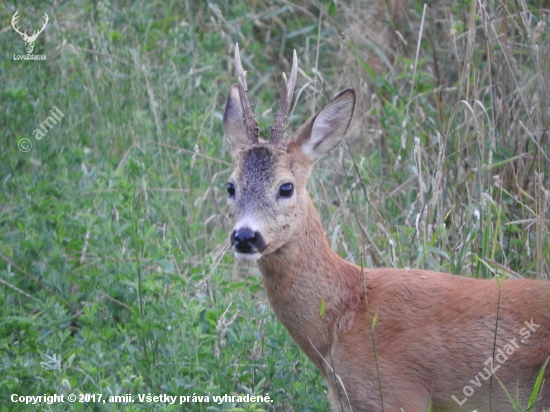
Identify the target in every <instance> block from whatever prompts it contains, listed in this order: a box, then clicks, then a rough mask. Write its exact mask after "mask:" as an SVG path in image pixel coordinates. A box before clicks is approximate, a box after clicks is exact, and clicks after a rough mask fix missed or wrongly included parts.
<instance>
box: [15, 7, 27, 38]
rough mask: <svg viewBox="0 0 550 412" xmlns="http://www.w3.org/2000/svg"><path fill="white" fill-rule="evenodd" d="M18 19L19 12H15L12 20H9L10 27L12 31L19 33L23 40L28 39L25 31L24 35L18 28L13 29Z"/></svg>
mask: <svg viewBox="0 0 550 412" xmlns="http://www.w3.org/2000/svg"><path fill="white" fill-rule="evenodd" d="M18 18H19V10H17V11H16V12H15V14H14V15H13V17H12V19H11V27H13V29H14V30H15V31H16V32H17V33H19V34H20V35H21V37H23V39H25V38H28V37H29V36H27V30H25V32H24V33H21V32H20V31H19V27H15V25H16V24H17V19H18Z"/></svg>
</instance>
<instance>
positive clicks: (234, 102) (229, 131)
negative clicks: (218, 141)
mask: <svg viewBox="0 0 550 412" xmlns="http://www.w3.org/2000/svg"><path fill="white" fill-rule="evenodd" d="M223 130H224V133H225V137H226V139H227V140H228V141H229V144H230V145H231V153H234V152H235V151H236V150H238V149H240V148H241V147H242V146H246V145H247V143H248V140H247V138H246V132H245V128H244V120H243V109H242V107H241V98H240V96H239V87H238V86H237V85H236V84H234V85H233V86H231V89H230V90H229V95H228V96H227V103H226V104H225V113H224V114H223Z"/></svg>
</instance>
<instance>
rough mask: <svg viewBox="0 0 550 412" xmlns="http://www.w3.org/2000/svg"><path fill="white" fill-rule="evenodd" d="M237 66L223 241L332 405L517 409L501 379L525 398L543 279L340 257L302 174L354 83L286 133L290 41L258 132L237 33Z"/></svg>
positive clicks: (409, 410) (338, 131) (542, 403)
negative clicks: (267, 127)
mask: <svg viewBox="0 0 550 412" xmlns="http://www.w3.org/2000/svg"><path fill="white" fill-rule="evenodd" d="M235 66H236V70H237V78H238V84H236V85H233V86H232V87H231V89H230V91H229V96H228V97H227V104H226V108H225V114H224V117H223V126H224V131H225V136H226V138H227V139H228V140H229V143H230V146H231V156H232V158H233V162H234V164H235V170H234V171H233V173H232V175H231V176H230V178H229V182H228V183H227V193H228V204H229V209H230V213H229V216H230V217H231V218H232V220H233V222H234V229H233V231H232V232H231V244H232V247H233V250H234V252H235V255H236V256H237V257H239V258H246V259H253V260H256V261H257V263H258V265H259V267H260V270H261V272H262V275H263V276H262V277H263V283H264V286H265V289H266V292H267V296H268V298H269V301H270V303H271V306H272V307H273V310H274V311H275V314H276V315H277V317H278V319H279V320H280V321H281V322H282V323H283V325H284V326H285V327H286V329H287V330H288V331H289V333H290V334H291V335H292V337H293V338H294V340H295V341H296V343H298V345H299V346H300V348H301V349H302V350H303V351H304V352H305V353H306V354H307V355H308V357H309V358H310V359H311V360H312V361H313V363H315V365H316V366H317V367H318V368H319V369H320V370H321V372H322V373H323V375H324V377H325V379H326V380H327V381H328V385H329V399H330V402H331V406H332V410H334V411H340V410H344V411H352V410H353V411H369V412H372V411H382V410H385V411H387V412H398V411H402V410H403V411H406V412H426V411H428V410H432V411H446V412H447V411H472V410H474V409H477V411H478V412H482V411H489V410H493V411H496V412H502V411H512V410H513V407H512V404H511V403H510V401H509V400H508V398H507V396H506V394H505V392H504V391H503V389H502V387H501V384H500V383H499V380H500V382H502V384H503V385H504V386H505V387H506V389H507V390H508V391H509V392H510V393H511V394H512V396H514V397H515V396H516V391H517V394H518V399H519V403H520V405H521V406H522V407H524V408H525V407H526V406H527V404H528V402H529V397H530V394H531V390H532V388H533V386H534V385H535V380H536V377H537V375H538V374H539V371H540V370H541V369H542V367H543V365H544V363H545V361H546V360H547V358H548V357H549V355H550V282H546V281H536V280H505V281H503V282H502V285H501V287H500V288H499V285H498V284H497V281H496V280H477V279H471V278H464V277H460V276H453V275H449V274H443V273H436V272H430V271H425V270H416V269H410V270H409V269H365V270H363V271H361V268H360V267H358V266H356V265H353V264H351V263H348V262H346V261H345V260H344V259H342V258H341V257H340V256H338V255H337V254H336V253H334V252H333V251H332V250H331V248H330V246H329V243H328V241H327V239H326V238H325V236H324V233H323V228H322V227H321V222H320V219H319V217H318V216H317V213H316V212H315V209H314V207H313V203H312V201H311V199H310V198H309V196H308V193H307V191H306V181H307V179H308V177H309V174H310V171H311V168H312V166H313V163H315V161H317V160H319V159H320V158H321V157H323V156H324V155H326V154H327V153H329V152H330V151H331V150H332V149H333V148H334V147H335V146H337V145H338V144H339V143H340V142H341V141H342V139H343V138H344V135H345V133H346V131H347V129H348V126H349V123H350V120H351V117H352V114H353V109H354V105H355V92H354V91H353V90H351V89H347V90H344V91H343V92H341V93H339V94H338V95H337V96H336V97H335V98H334V99H332V100H331V101H330V102H329V103H328V104H327V105H326V106H325V107H324V108H323V109H322V110H321V111H319V112H318V113H317V114H316V115H314V116H313V117H311V118H310V119H309V120H308V121H306V122H305V123H304V124H303V125H302V126H301V127H300V128H299V129H298V131H297V132H296V133H294V135H293V136H292V137H291V138H290V139H288V140H286V141H283V140H282V138H283V134H284V131H285V126H286V117H287V114H288V111H289V107H290V102H291V100H292V94H293V89H294V84H295V82H296V73H297V58H296V52H294V56H293V65H292V69H291V74H290V78H289V80H288V81H287V79H286V77H285V76H284V74H283V82H282V83H283V84H282V93H281V94H282V97H281V102H280V106H279V112H278V113H277V116H276V119H275V123H274V125H273V127H272V128H271V139H270V140H269V141H266V142H264V141H261V140H260V139H259V138H258V126H257V123H256V120H255V117H254V114H253V113H252V110H251V105H250V101H249V97H248V93H247V84H246V78H245V72H244V71H243V67H242V64H241V61H240V56H239V49H238V45H237V46H236V49H235ZM322 302H324V308H325V309H324V316H323V317H321V314H320V307H321V306H322ZM497 314H498V325H497V322H496V319H497ZM375 317H377V320H376V321H374V318H375ZM493 374H494V375H495V376H494V377H493V376H492V375H493ZM544 377H545V380H546V381H545V382H544V383H543V386H542V390H541V391H540V394H539V397H538V399H537V402H536V406H537V408H541V407H547V408H548V407H550V382H549V381H548V379H549V378H550V365H549V367H548V368H547V369H546V372H545V374H544ZM480 378H481V379H480ZM497 378H498V380H497ZM430 408H431V409H430ZM537 410H539V409H537Z"/></svg>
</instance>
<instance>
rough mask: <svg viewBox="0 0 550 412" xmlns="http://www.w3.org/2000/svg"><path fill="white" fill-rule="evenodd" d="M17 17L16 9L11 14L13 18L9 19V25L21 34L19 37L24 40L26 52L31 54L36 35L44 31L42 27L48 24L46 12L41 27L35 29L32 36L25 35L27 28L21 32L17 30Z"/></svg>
mask: <svg viewBox="0 0 550 412" xmlns="http://www.w3.org/2000/svg"><path fill="white" fill-rule="evenodd" d="M18 18H19V10H17V11H16V12H15V14H14V15H13V18H12V19H11V26H12V27H13V29H14V30H15V31H16V32H17V33H19V34H20V35H21V38H22V39H23V41H24V42H25V49H27V53H28V54H31V53H32V51H33V49H34V42H35V41H36V39H37V38H38V35H39V34H40V33H42V32H43V31H44V29H45V28H46V25H47V24H48V21H49V18H48V15H47V14H46V13H44V17H43V18H44V23H43V24H42V28H41V29H40V30H38V31H37V30H35V31H34V32H33V34H32V36H28V35H27V30H25V31H24V32H21V31H20V30H19V27H16V24H17V19H18Z"/></svg>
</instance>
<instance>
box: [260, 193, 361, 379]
mask: <svg viewBox="0 0 550 412" xmlns="http://www.w3.org/2000/svg"><path fill="white" fill-rule="evenodd" d="M304 212H305V214H304V217H303V219H302V220H301V221H302V225H301V227H299V228H297V229H298V230H296V231H295V233H297V234H298V235H297V236H296V237H295V238H294V239H292V240H291V241H289V242H287V243H286V244H285V245H283V246H282V247H281V248H279V249H278V250H276V251H275V252H272V253H269V254H267V255H265V256H262V257H261V258H260V259H259V260H258V265H259V267H260V270H261V272H262V275H263V283H264V287H265V289H266V293H267V296H268V299H269V301H270V303H271V306H272V307H273V310H274V312H275V314H276V315H277V318H278V319H279V320H280V321H281V323H283V325H284V326H285V327H286V329H287V330H288V331H289V333H290V334H291V335H292V337H293V338H294V340H295V341H296V342H297V343H298V345H299V346H300V347H301V348H302V350H303V351H304V352H306V353H307V354H308V356H309V357H310V358H311V359H312V360H313V361H314V362H315V363H316V364H317V366H318V367H319V369H321V370H324V365H323V360H322V358H324V357H325V356H326V355H327V353H328V349H329V347H330V346H331V345H332V343H333V342H332V340H333V336H335V334H334V332H335V330H334V329H335V328H336V327H340V325H341V324H342V317H347V316H349V315H350V302H351V303H352V305H351V307H353V303H354V302H355V301H357V300H358V299H359V300H360V299H361V296H360V294H359V295H358V296H354V293H353V292H352V291H353V290H355V291H360V290H361V287H360V282H361V277H360V269H359V268H358V267H357V266H355V265H352V264H350V263H348V262H346V261H344V260H343V259H342V258H340V257H339V256H338V255H337V254H336V253H335V252H333V251H332V249H331V248H330V245H329V243H328V241H327V239H326V238H325V235H324V232H323V228H322V225H321V221H320V219H319V217H318V215H317V213H316V212H315V209H314V207H313V203H312V201H311V199H310V198H309V197H308V198H307V208H306V210H305V211H304ZM355 293H357V292H355ZM322 306H324V308H325V309H324V316H323V317H321V311H322V310H321V307H322ZM352 316H353V315H352ZM344 323H345V322H344Z"/></svg>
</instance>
